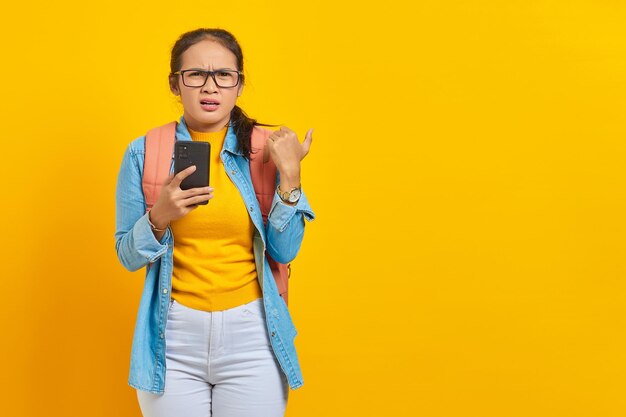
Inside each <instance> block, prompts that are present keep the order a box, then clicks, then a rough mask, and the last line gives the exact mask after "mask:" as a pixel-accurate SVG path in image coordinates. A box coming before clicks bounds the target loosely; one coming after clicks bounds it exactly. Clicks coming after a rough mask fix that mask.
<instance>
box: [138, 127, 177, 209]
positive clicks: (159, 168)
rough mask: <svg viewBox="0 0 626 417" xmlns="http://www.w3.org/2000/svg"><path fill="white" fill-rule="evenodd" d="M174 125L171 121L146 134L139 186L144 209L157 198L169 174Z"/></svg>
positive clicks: (174, 133)
mask: <svg viewBox="0 0 626 417" xmlns="http://www.w3.org/2000/svg"><path fill="white" fill-rule="evenodd" d="M176 125H177V122H176V121H173V122H170V123H167V124H164V125H163V126H159V127H155V128H153V129H150V130H149V131H148V133H147V134H146V149H145V152H146V153H145V158H144V164H143V178H142V180H141V186H142V187H143V195H144V197H145V199H146V211H150V209H152V206H154V203H156V202H157V200H158V199H159V194H161V187H162V186H163V184H165V182H166V181H167V179H168V178H169V176H170V166H171V163H172V153H173V152H174V142H176Z"/></svg>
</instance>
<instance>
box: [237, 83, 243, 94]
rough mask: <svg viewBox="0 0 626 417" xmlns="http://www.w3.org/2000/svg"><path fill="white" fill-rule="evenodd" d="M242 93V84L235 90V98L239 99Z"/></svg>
mask: <svg viewBox="0 0 626 417" xmlns="http://www.w3.org/2000/svg"><path fill="white" fill-rule="evenodd" d="M242 92H243V84H241V85H239V87H238V88H237V97H239V96H240V95H241V93H242Z"/></svg>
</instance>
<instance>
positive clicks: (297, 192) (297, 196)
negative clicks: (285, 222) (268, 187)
mask: <svg viewBox="0 0 626 417" xmlns="http://www.w3.org/2000/svg"><path fill="white" fill-rule="evenodd" d="M298 200H300V190H293V191H292V192H291V193H290V194H289V202H290V203H295V202H296V201H298Z"/></svg>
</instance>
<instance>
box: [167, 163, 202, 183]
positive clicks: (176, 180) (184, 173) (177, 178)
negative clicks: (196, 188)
mask: <svg viewBox="0 0 626 417" xmlns="http://www.w3.org/2000/svg"><path fill="white" fill-rule="evenodd" d="M195 170H196V166H195V165H191V166H189V167H187V168H185V169H183V170H182V171H180V172H179V173H178V174H176V175H174V178H172V181H171V182H170V184H171V185H173V186H174V187H180V183H181V182H183V180H184V179H185V178H187V177H188V176H189V175H191V174H192V173H193V172H194V171H195Z"/></svg>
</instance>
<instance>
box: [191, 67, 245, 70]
mask: <svg viewBox="0 0 626 417" xmlns="http://www.w3.org/2000/svg"><path fill="white" fill-rule="evenodd" d="M187 70H196V71H211V70H208V69H206V68H198V67H193V68H187ZM221 70H228V71H237V70H236V69H233V68H228V67H225V68H216V69H214V70H213V71H221Z"/></svg>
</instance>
